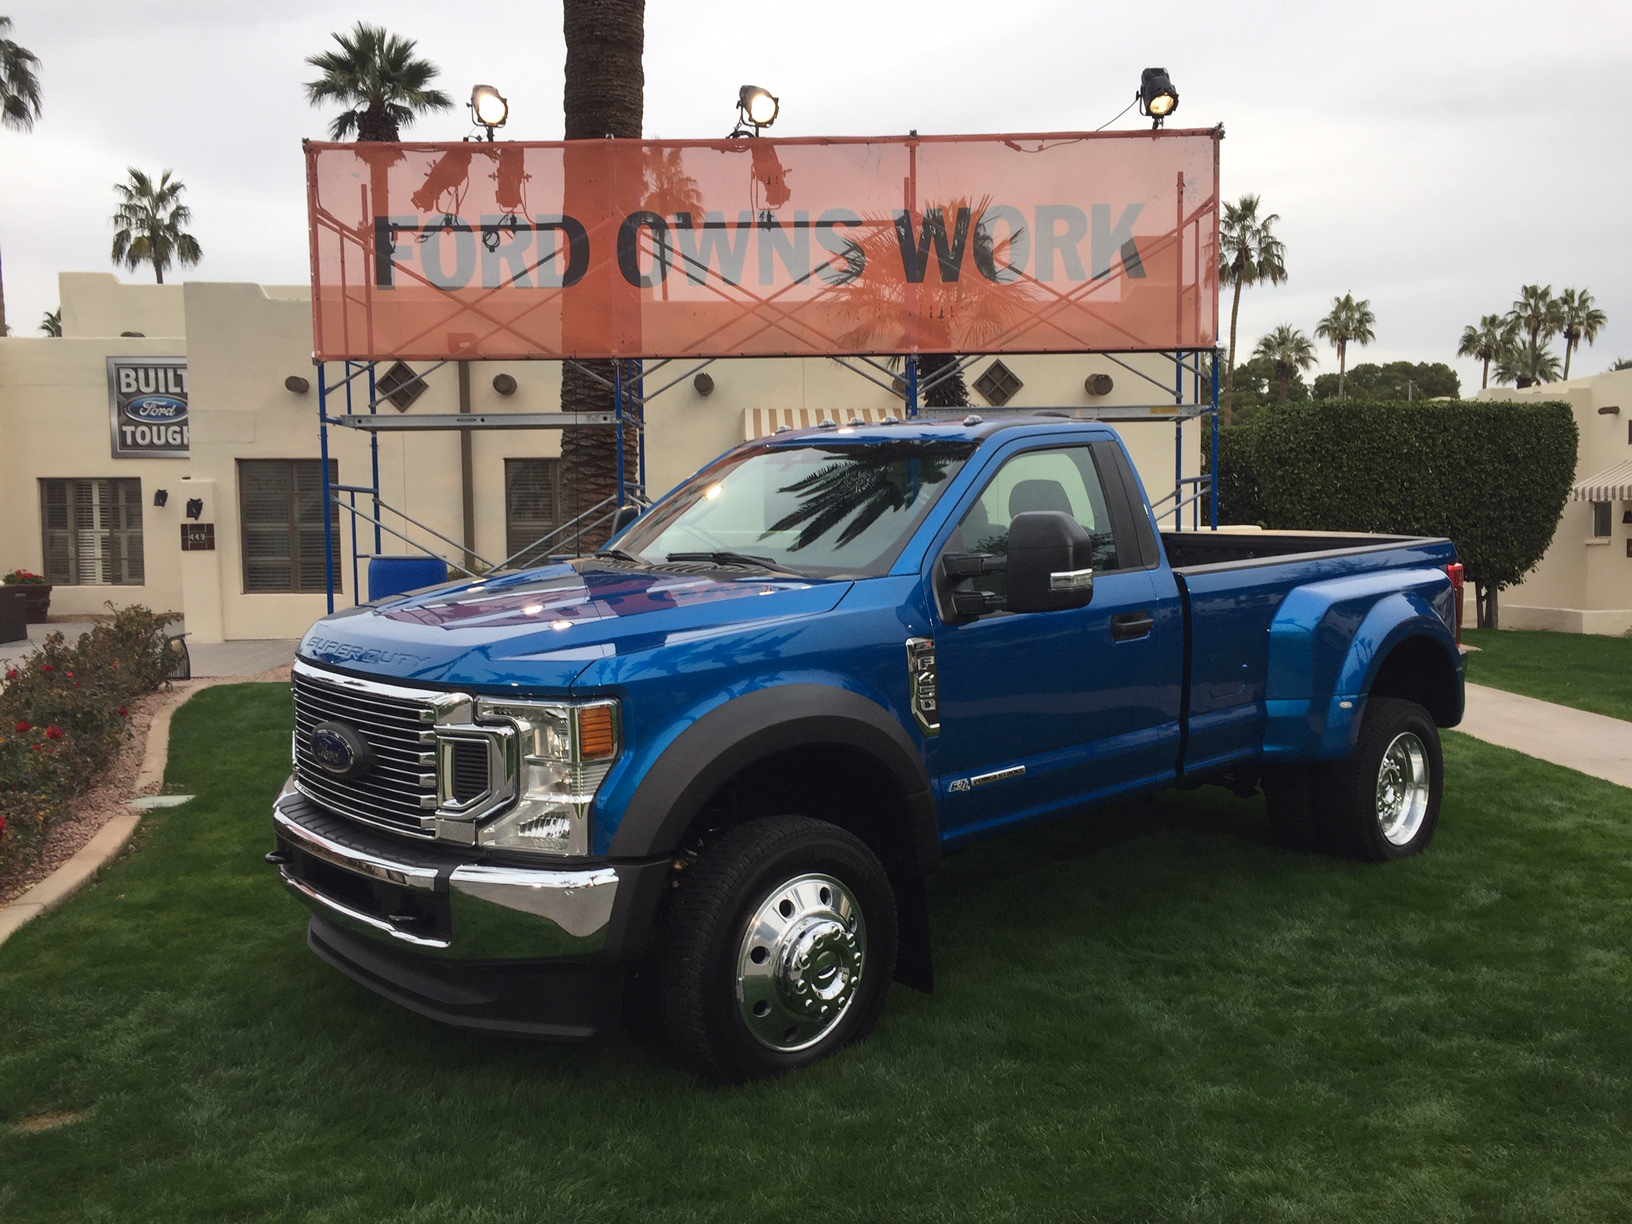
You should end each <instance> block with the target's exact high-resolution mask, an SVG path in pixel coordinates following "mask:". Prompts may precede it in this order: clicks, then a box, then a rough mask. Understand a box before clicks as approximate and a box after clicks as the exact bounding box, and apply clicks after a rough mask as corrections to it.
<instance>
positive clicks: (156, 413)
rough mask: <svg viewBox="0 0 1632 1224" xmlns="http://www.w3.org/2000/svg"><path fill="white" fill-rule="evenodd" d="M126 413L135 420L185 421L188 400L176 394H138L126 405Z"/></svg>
mask: <svg viewBox="0 0 1632 1224" xmlns="http://www.w3.org/2000/svg"><path fill="white" fill-rule="evenodd" d="M125 415H126V416H128V417H129V418H130V419H131V420H133V421H171V422H174V421H184V420H186V419H187V401H186V400H184V399H181V398H180V397H179V396H175V395H138V396H137V397H136V398H135V399H133V400H131V401H130V402H129V403H128V404H126V405H125Z"/></svg>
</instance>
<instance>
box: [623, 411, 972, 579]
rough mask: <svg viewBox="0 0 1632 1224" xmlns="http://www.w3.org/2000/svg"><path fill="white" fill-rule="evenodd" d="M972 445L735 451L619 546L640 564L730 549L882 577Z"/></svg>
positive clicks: (819, 573)
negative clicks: (683, 555)
mask: <svg viewBox="0 0 1632 1224" xmlns="http://www.w3.org/2000/svg"><path fill="white" fill-rule="evenodd" d="M975 446H976V443H974V442H970V441H964V440H953V439H923V440H918V439H914V440H901V441H892V442H866V443H851V444H845V443H840V442H827V441H825V440H824V441H823V442H821V443H815V442H812V443H811V444H809V445H805V446H799V445H786V444H784V445H780V446H777V445H763V446H758V447H755V448H753V449H751V450H743V451H737V452H734V453H732V454H731V455H728V456H727V457H726V458H724V459H722V460H721V461H720V462H719V463H717V464H715V465H714V466H713V467H710V468H708V469H706V470H704V471H702V472H700V473H698V474H697V476H695V477H694V478H693V479H692V480H691V481H690V482H688V483H687V484H685V485H683V486H681V488H679V489H678V490H676V491H675V493H674V494H673V495H672V496H671V497H669V498H667V499H666V500H665V501H664V502H663V504H662V505H661V506H659V507H657V509H656V510H654V511H653V512H652V513H651V514H649V515H648V516H647V517H645V518H644V519H642V520H641V521H639V522H637V523H636V524H635V525H634V526H633V527H631V528H630V529H629V531H628V533H627V534H625V535H624V537H623V538H622V539H620V540H619V541H618V548H619V550H620V551H623V552H626V553H630V554H632V555H634V556H636V557H639V558H640V559H641V560H643V561H671V560H675V559H676V556H677V554H688V555H689V557H690V559H693V560H700V559H706V558H707V557H708V556H711V555H712V554H716V553H719V554H726V553H735V554H739V559H745V558H748V557H752V558H758V559H761V560H763V561H766V562H768V563H769V564H771V565H772V566H774V567H776V568H779V569H788V570H793V571H795V572H797V573H801V574H810V575H813V576H816V577H872V576H875V575H878V574H883V573H886V572H887V571H888V570H889V568H890V565H891V563H892V562H893V561H894V560H895V558H896V555H897V554H898V553H900V551H901V549H902V547H903V546H904V545H905V544H906V542H907V539H908V537H909V536H910V535H911V534H912V531H913V529H914V528H916V527H917V526H918V524H919V523H920V522H922V521H923V517H924V515H925V514H926V513H928V511H929V508H930V507H931V506H933V505H934V504H935V499H936V498H938V497H939V496H940V495H941V492H942V491H943V490H944V489H945V488H946V486H947V484H948V483H949V482H950V481H951V480H952V478H953V477H954V476H955V475H957V473H958V469H959V468H961V467H962V466H963V464H964V461H965V460H967V459H968V458H969V456H970V455H972V454H974V451H975ZM682 559H685V558H684V557H682ZM714 559H715V560H718V561H722V562H728V561H730V560H732V559H731V558H728V557H725V556H720V557H715V558H714Z"/></svg>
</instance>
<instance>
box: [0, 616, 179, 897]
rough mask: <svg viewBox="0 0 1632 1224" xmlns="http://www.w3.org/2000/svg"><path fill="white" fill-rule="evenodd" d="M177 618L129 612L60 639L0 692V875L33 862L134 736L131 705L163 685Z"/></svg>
mask: <svg viewBox="0 0 1632 1224" xmlns="http://www.w3.org/2000/svg"><path fill="white" fill-rule="evenodd" d="M176 619H177V617H175V616H174V615H172V614H168V613H154V612H150V611H148V610H147V609H146V608H142V607H133V608H125V609H123V610H121V611H119V612H117V613H115V615H114V618H113V621H112V622H111V623H110V624H105V625H97V626H96V627H95V628H93V629H91V630H90V631H89V632H88V633H84V634H82V635H81V636H80V638H79V640H78V641H77V642H73V643H69V642H68V641H66V640H65V639H64V638H63V635H62V634H60V633H53V634H51V635H50V636H49V637H47V638H46V640H45V642H44V643H43V644H42V645H41V646H40V648H39V649H38V650H36V651H35V652H34V653H33V654H32V655H30V656H29V657H28V658H27V659H26V660H24V661H23V662H22V663H21V664H19V665H18V666H16V667H13V668H10V669H9V670H7V672H6V673H5V686H4V688H3V689H0V871H3V870H4V869H5V868H6V867H8V866H10V865H12V864H15V863H17V862H22V861H27V860H28V859H31V858H33V857H34V856H35V855H36V854H37V853H38V851H39V848H40V846H41V845H42V844H43V842H44V840H45V834H46V832H47V830H48V829H49V828H50V826H51V824H52V822H53V821H55V820H57V819H60V818H61V817H62V816H63V815H64V814H65V813H66V811H67V806H68V804H69V802H70V801H71V800H72V799H73V798H74V796H75V795H77V794H79V793H80V791H82V790H84V789H86V788H87V787H88V786H90V785H91V783H92V782H94V781H95V780H96V778H97V776H98V774H100V772H101V771H102V769H103V768H104V767H105V766H106V765H107V763H108V761H109V760H111V759H112V757H113V755H114V753H116V752H117V751H118V750H119V746H120V744H121V743H122V742H123V740H124V739H125V737H126V736H127V735H129V733H130V732H129V730H128V719H129V714H128V709H129V704H128V703H129V702H130V701H132V700H134V699H135V698H136V697H137V696H138V695H139V694H141V693H146V692H150V691H152V690H153V689H155V688H157V687H158V686H159V685H160V684H162V683H163V682H164V681H165V679H166V678H167V677H168V676H169V674H170V672H171V671H172V670H173V669H174V666H175V659H176V656H175V655H174V654H173V653H172V652H171V651H170V650H168V649H167V648H166V639H165V635H164V626H165V625H167V624H168V623H169V622H171V621H173V620H176Z"/></svg>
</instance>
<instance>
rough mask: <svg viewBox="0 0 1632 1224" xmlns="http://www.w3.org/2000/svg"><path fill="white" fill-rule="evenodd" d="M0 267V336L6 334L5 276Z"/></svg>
mask: <svg viewBox="0 0 1632 1224" xmlns="http://www.w3.org/2000/svg"><path fill="white" fill-rule="evenodd" d="M3 271H4V270H3V269H0V336H4V335H5V334H6V278H5V276H4V275H3Z"/></svg>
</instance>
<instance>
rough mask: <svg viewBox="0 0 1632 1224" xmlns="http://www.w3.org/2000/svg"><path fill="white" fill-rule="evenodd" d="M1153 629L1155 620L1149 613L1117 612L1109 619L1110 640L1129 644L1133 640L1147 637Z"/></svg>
mask: <svg viewBox="0 0 1632 1224" xmlns="http://www.w3.org/2000/svg"><path fill="white" fill-rule="evenodd" d="M1155 627H1156V618H1155V617H1153V616H1151V614H1150V613H1149V612H1145V611H1141V612H1119V613H1117V614H1116V615H1115V616H1113V617H1111V640H1112V641H1113V642H1131V641H1133V640H1134V639H1135V638H1142V637H1148V636H1150V631H1151V630H1152V629H1154V628H1155Z"/></svg>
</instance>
